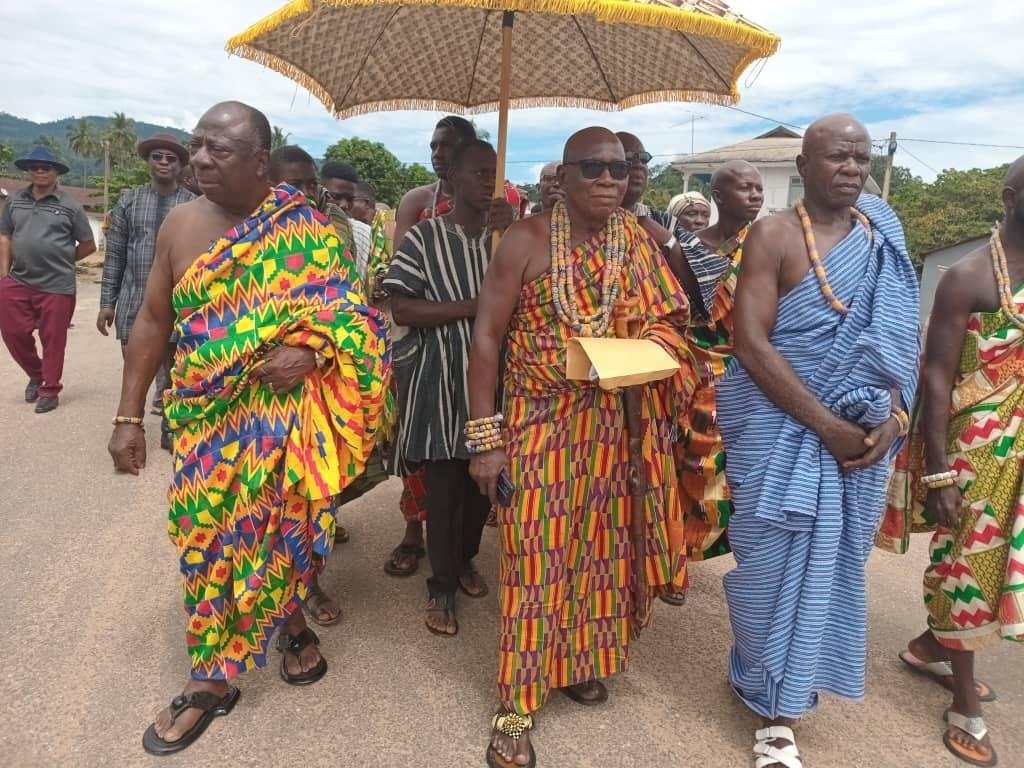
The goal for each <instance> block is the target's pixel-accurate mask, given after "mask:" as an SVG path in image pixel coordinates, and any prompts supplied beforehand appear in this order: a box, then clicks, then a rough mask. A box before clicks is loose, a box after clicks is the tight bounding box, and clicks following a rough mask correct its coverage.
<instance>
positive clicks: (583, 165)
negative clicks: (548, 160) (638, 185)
mask: <svg viewBox="0 0 1024 768" xmlns="http://www.w3.org/2000/svg"><path fill="white" fill-rule="evenodd" d="M562 165H575V166H577V167H578V168H579V169H580V175H581V176H582V177H583V178H584V179H591V180H593V179H599V178H601V177H602V176H603V175H604V172H605V170H607V171H608V175H609V176H611V177H612V178H613V179H615V180H616V181H622V180H623V179H624V178H626V177H627V176H629V163H627V162H626V161H625V160H612V161H610V162H607V163H606V162H605V161H604V160H593V159H587V160H574V161H570V162H567V163H562Z"/></svg>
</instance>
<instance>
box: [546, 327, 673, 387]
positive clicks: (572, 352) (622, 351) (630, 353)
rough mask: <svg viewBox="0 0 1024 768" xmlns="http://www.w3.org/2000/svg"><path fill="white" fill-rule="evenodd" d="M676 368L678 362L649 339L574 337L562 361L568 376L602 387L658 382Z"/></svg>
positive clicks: (570, 340)
mask: <svg viewBox="0 0 1024 768" xmlns="http://www.w3.org/2000/svg"><path fill="white" fill-rule="evenodd" d="M678 370H679V363H677V362H676V361H675V360H674V359H673V358H672V356H671V355H669V353H668V352H666V351H665V350H664V349H662V348H661V347H660V346H658V345H657V344H655V343H654V342H653V341H651V340H649V339H612V338H588V337H580V338H573V339H569V347H568V354H567V355H566V360H565V375H566V376H567V377H568V378H570V379H573V380H574V381H596V382H597V384H598V386H599V387H601V389H605V390H611V389H618V388H619V387H629V386H633V385H637V384H648V383H650V382H652V381H661V380H662V379H667V378H669V377H671V376H672V375H673V374H674V373H675V372H676V371H678Z"/></svg>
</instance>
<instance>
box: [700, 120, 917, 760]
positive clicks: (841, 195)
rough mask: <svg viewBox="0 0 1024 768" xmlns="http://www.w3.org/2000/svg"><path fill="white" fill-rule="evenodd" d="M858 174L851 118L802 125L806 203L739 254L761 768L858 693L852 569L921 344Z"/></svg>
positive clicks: (745, 651) (739, 383)
mask: <svg viewBox="0 0 1024 768" xmlns="http://www.w3.org/2000/svg"><path fill="white" fill-rule="evenodd" d="M870 163H871V142H870V138H869V137H868V133H867V131H866V130H865V128H864V127H863V126H862V125H861V124H860V123H858V122H857V120H856V119H855V118H853V117H851V116H850V115H831V116H828V117H824V118H822V119H821V120H818V121H817V122H815V123H814V124H813V125H811V127H810V128H808V130H807V133H806V135H805V136H804V140H803V148H802V151H801V154H800V155H799V156H798V157H797V169H798V171H799V173H800V176H801V177H802V178H803V180H804V189H805V198H804V200H803V201H801V202H799V203H797V204H796V206H795V208H793V209H789V210H786V211H782V212H780V213H777V214H775V215H773V216H769V217H767V218H764V219H760V220H759V221H757V222H756V223H755V224H754V225H753V226H752V227H751V228H750V233H749V234H748V235H747V239H746V241H745V242H744V246H743V269H742V271H741V272H740V276H739V281H738V283H737V285H736V304H735V307H734V309H733V323H734V334H733V346H734V351H735V355H736V356H735V358H734V359H733V361H732V362H731V363H730V364H729V367H728V369H727V370H726V373H725V376H724V377H723V378H722V379H720V380H719V382H718V384H717V385H716V395H717V398H718V419H719V427H720V429H721V433H722V438H723V440H724V443H725V452H726V456H727V457H728V463H727V464H726V474H727V476H728V481H729V488H730V490H731V492H732V498H733V505H734V511H733V515H732V518H731V519H730V520H729V543H730V545H731V547H732V550H733V554H734V555H735V557H736V568H734V569H733V570H732V571H730V572H729V573H728V574H726V576H725V593H726V599H727V601H728V604H729V617H730V619H731V621H732V629H733V635H734V638H735V642H734V645H733V648H732V651H731V656H730V665H729V679H730V681H731V683H732V687H733V689H734V690H735V692H736V694H737V695H738V696H739V697H740V698H741V699H742V700H743V702H744V703H745V704H746V705H747V706H748V707H749V708H750V709H751V710H753V711H754V712H755V713H757V714H758V715H760V717H761V718H762V720H763V724H764V727H763V728H762V729H759V730H758V731H757V733H756V734H755V741H756V744H755V746H754V754H755V756H756V759H755V762H756V764H757V766H758V768H768V766H785V768H799V766H800V765H801V761H800V757H799V751H798V750H797V747H796V743H795V737H794V736H793V732H792V730H791V729H790V728H789V727H788V726H789V725H792V724H793V722H794V721H795V720H796V719H797V718H800V717H802V716H803V715H804V714H805V713H806V712H807V711H809V710H811V709H813V708H814V707H815V706H816V705H817V702H818V694H819V692H821V691H827V692H830V693H833V694H836V695H838V696H843V697H847V698H853V699H857V698H860V697H862V696H863V695H864V671H865V664H866V653H867V649H866V630H867V611H866V602H867V596H866V592H865V589H866V587H865V577H864V569H865V565H866V564H867V557H868V553H869V552H870V550H871V543H872V541H873V539H874V534H875V530H876V529H877V527H878V523H879V521H880V519H881V516H882V512H883V510H884V507H885V488H886V480H887V471H888V463H889V462H888V460H889V458H890V457H891V455H892V454H893V452H894V450H895V449H896V447H897V441H898V438H899V436H900V433H901V432H903V429H904V426H905V424H906V421H907V417H906V409H907V408H908V407H909V405H910V403H912V402H913V394H914V387H915V384H916V381H917V361H918V354H919V348H920V343H919V340H918V322H917V306H918V288H917V276H916V274H915V272H914V267H913V264H912V263H911V261H910V256H909V255H908V254H907V249H906V245H905V242H904V237H903V229H902V227H901V225H900V223H899V220H898V219H897V218H896V215H895V214H894V213H893V211H892V209H891V208H889V206H888V205H886V204H885V203H884V202H882V200H880V199H879V198H877V197H873V196H871V195H863V196H862V195H861V190H862V189H863V188H864V182H865V181H866V180H867V177H868V169H869V166H870ZM883 762H884V761H883Z"/></svg>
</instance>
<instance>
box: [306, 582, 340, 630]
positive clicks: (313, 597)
mask: <svg viewBox="0 0 1024 768" xmlns="http://www.w3.org/2000/svg"><path fill="white" fill-rule="evenodd" d="M330 599H331V598H329V597H328V596H327V593H326V592H324V591H323V589H322V588H321V587H320V585H319V584H310V585H309V588H308V589H307V590H306V609H307V613H309V618H310V619H311V620H312V621H314V622H316V623H317V624H319V625H320V626H321V627H330V626H332V625H334V624H337V623H338V622H339V621H341V610H340V609H339V610H338V614H337V615H336V616H335V617H334V618H333V619H326V620H324V619H321V618H320V611H321V610H322V609H323V607H324V605H325V604H326V603H327V601H328V600H330Z"/></svg>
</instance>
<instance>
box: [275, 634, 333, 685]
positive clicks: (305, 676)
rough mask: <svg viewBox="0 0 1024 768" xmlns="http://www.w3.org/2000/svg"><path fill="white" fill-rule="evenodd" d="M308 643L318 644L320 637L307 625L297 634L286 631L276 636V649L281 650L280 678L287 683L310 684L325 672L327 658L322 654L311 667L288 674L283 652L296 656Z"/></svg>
mask: <svg viewBox="0 0 1024 768" xmlns="http://www.w3.org/2000/svg"><path fill="white" fill-rule="evenodd" d="M310 644H316V645H320V638H319V637H317V636H316V632H314V631H313V630H312V629H310V628H309V627H306V628H305V629H304V630H302V631H301V632H299V634H297V635H289V634H288V633H287V632H282V633H281V634H280V635H279V636H278V638H277V650H279V651H280V652H281V679H282V680H284V681H285V682H286V683H288V685H311V684H312V683H315V682H316V681H317V680H319V679H320V678H321V677H323V676H324V675H326V674H327V659H325V658H324V657H323V656H321V657H320V663H319V664H317V665H316V666H315V667H313V668H312V669H310V670H308V671H306V672H300V673H299V674H297V675H290V674H288V668H287V667H286V666H285V654H289V653H290V654H292V655H293V656H295V657H296V658H298V656H299V654H300V653H302V651H303V650H305V649H306V647H307V646H309V645H310Z"/></svg>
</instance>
